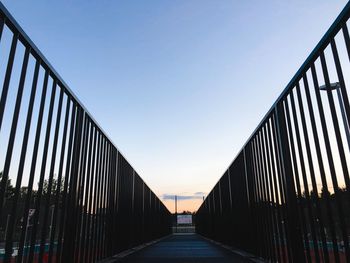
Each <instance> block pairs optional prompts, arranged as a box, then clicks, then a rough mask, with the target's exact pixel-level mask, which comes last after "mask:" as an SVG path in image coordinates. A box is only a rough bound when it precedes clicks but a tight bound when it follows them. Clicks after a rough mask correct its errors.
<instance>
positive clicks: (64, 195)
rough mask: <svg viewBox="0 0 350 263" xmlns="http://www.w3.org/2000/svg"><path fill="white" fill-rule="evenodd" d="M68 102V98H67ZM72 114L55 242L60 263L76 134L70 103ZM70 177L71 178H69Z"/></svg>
mask: <svg viewBox="0 0 350 263" xmlns="http://www.w3.org/2000/svg"><path fill="white" fill-rule="evenodd" d="M68 99H69V100H70V98H68ZM72 104H73V105H72V113H71V119H70V127H69V129H70V130H69V141H68V150H67V158H66V167H65V168H66V169H65V177H64V185H63V192H62V211H61V216H60V221H59V222H60V224H59V232H58V240H57V251H56V262H57V263H60V262H61V259H62V255H61V252H62V241H63V240H62V239H63V235H64V229H65V227H66V225H65V223H66V220H65V219H66V218H67V217H68V184H69V182H70V177H71V176H72V175H71V172H70V171H71V169H72V168H73V164H72V163H73V161H74V160H72V153H73V150H74V149H73V147H74V135H75V133H76V131H75V130H76V129H77V128H78V127H77V120H78V109H77V107H76V103H74V101H73V102H72ZM69 175H71V176H69Z"/></svg>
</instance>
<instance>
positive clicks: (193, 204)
mask: <svg viewBox="0 0 350 263" xmlns="http://www.w3.org/2000/svg"><path fill="white" fill-rule="evenodd" d="M162 202H163V203H164V205H165V206H166V207H167V208H168V209H169V211H170V212H171V213H175V201H174V200H162ZM202 203H203V200H202V199H189V200H178V201H177V212H178V213H182V212H183V211H190V212H196V211H197V210H198V208H199V207H200V206H201V204H202Z"/></svg>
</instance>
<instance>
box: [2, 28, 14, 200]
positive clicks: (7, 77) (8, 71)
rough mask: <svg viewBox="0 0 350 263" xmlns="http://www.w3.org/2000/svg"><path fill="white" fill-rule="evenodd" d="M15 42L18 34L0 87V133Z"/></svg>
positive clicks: (12, 44)
mask: <svg viewBox="0 0 350 263" xmlns="http://www.w3.org/2000/svg"><path fill="white" fill-rule="evenodd" d="M17 41H18V34H13V37H12V43H11V49H10V55H9V58H8V62H7V68H6V73H5V78H4V84H3V87H2V92H1V98H0V131H1V126H2V120H3V117H4V111H5V106H6V100H7V94H8V91H9V86H10V80H11V74H12V67H13V61H14V59H15V54H16V47H17ZM3 181H4V180H2V182H1V183H2V184H4V183H3ZM1 193H2V192H1ZM0 197H1V199H0V204H1V205H2V202H3V197H2V195H0Z"/></svg>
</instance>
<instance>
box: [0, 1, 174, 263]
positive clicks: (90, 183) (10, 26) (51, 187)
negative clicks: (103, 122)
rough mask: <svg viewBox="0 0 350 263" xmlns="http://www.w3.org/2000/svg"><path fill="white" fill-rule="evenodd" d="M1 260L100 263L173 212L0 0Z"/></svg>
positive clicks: (166, 228)
mask: <svg viewBox="0 0 350 263" xmlns="http://www.w3.org/2000/svg"><path fill="white" fill-rule="evenodd" d="M0 41H1V42H0V83H3V86H2V89H1V98H0V167H1V170H0V262H18V263H19V262H84V263H85V262H96V261H98V260H100V259H103V258H106V257H109V256H112V255H114V254H116V253H118V252H120V251H123V250H125V249H128V248H131V247H134V246H136V245H138V244H141V243H144V242H147V241H150V240H153V239H156V238H159V237H161V236H164V235H166V234H168V233H170V231H171V217H170V213H169V211H168V210H167V209H166V207H165V206H164V205H163V203H162V202H161V201H160V200H159V199H158V198H157V196H156V195H155V194H154V193H153V192H152V191H151V190H150V188H149V187H148V186H147V185H146V184H145V183H144V182H143V181H142V179H141V177H140V176H139V175H138V174H137V173H136V171H135V170H134V169H133V168H132V167H131V165H130V164H129V163H128V161H127V160H126V159H125V158H124V157H123V156H122V154H121V153H120V152H119V151H118V149H117V148H116V147H115V146H114V145H113V143H112V142H111V140H110V139H109V138H108V137H107V136H106V134H105V133H104V132H103V131H102V130H101V129H100V127H99V126H98V125H97V123H96V122H95V120H94V119H93V118H92V117H91V115H90V114H89V113H88V112H87V111H86V109H85V108H84V107H83V106H82V104H81V103H80V102H79V101H78V99H77V98H76V97H75V96H74V95H73V93H72V92H71V91H70V89H69V88H68V86H67V84H66V83H65V82H64V81H63V80H62V78H61V77H60V76H59V75H58V74H57V73H56V72H55V70H54V69H53V67H52V66H51V65H50V64H49V63H48V61H47V60H46V59H45V57H44V56H43V55H42V54H41V53H40V51H39V50H38V48H37V47H36V46H35V45H34V44H33V43H32V42H31V40H30V39H29V37H28V36H27V35H26V34H25V33H24V32H23V30H22V29H21V28H20V27H19V25H18V24H17V23H16V21H15V20H14V19H13V17H12V16H11V15H10V14H9V13H8V11H7V10H6V9H5V7H4V6H3V5H2V4H1V3H0Z"/></svg>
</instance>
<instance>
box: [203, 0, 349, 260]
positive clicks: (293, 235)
mask: <svg viewBox="0 0 350 263" xmlns="http://www.w3.org/2000/svg"><path fill="white" fill-rule="evenodd" d="M349 16H350V4H349V3H348V4H347V5H346V7H345V8H344V10H343V11H342V12H341V14H340V15H339V17H338V18H337V19H336V21H335V22H334V23H333V25H332V26H331V28H330V29H329V30H328V31H327V33H326V34H325V36H324V37H323V38H322V40H321V41H320V42H319V44H318V45H317V47H316V48H315V49H314V50H313V52H312V53H311V54H310V56H309V57H308V58H307V60H306V61H305V63H304V64H303V65H302V67H301V68H300V69H299V70H298V72H297V73H296V75H295V76H294V77H293V79H292V80H291V81H290V82H289V84H288V85H287V87H286V88H285V90H284V91H283V92H282V94H281V95H280V97H279V98H278V100H277V101H276V102H275V104H274V105H273V106H272V108H271V109H270V110H269V112H268V113H267V114H266V116H265V117H264V119H263V120H262V122H261V123H260V124H259V125H258V127H257V128H256V130H255V131H254V133H253V134H252V136H251V137H250V138H249V140H248V141H247V143H246V144H245V145H244V147H243V148H242V150H241V151H240V152H239V154H238V156H237V157H236V158H235V159H234V161H233V162H232V164H231V165H230V166H229V168H228V169H227V170H226V171H225V173H224V175H223V176H222V177H221V179H220V180H219V182H218V183H217V184H216V185H215V187H214V188H213V190H212V191H211V192H210V194H209V195H208V196H207V198H206V199H205V201H204V203H203V204H202V206H201V207H200V208H199V210H198V213H197V220H196V229H197V231H198V232H199V233H200V234H202V235H204V236H207V237H209V238H212V239H214V240H218V241H220V242H222V243H225V244H229V245H232V246H235V247H238V248H241V249H243V250H246V251H250V252H251V253H253V254H255V255H257V256H260V257H262V258H264V259H267V260H269V261H271V262H298V263H299V262H350V247H349V239H350V180H349V168H350V167H349V165H350V148H349V147H350V133H349V131H350V129H349V127H350V105H349V99H348V97H349V95H348V92H349V90H348V88H347V87H349V86H350V63H349V59H350V38H349V31H348V19H349ZM295 41H302V37H301V38H300V39H296V40H295ZM288 45H293V43H288ZM286 63H288V61H286ZM272 74H273V73H272ZM271 77H273V75H272V76H271Z"/></svg>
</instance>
